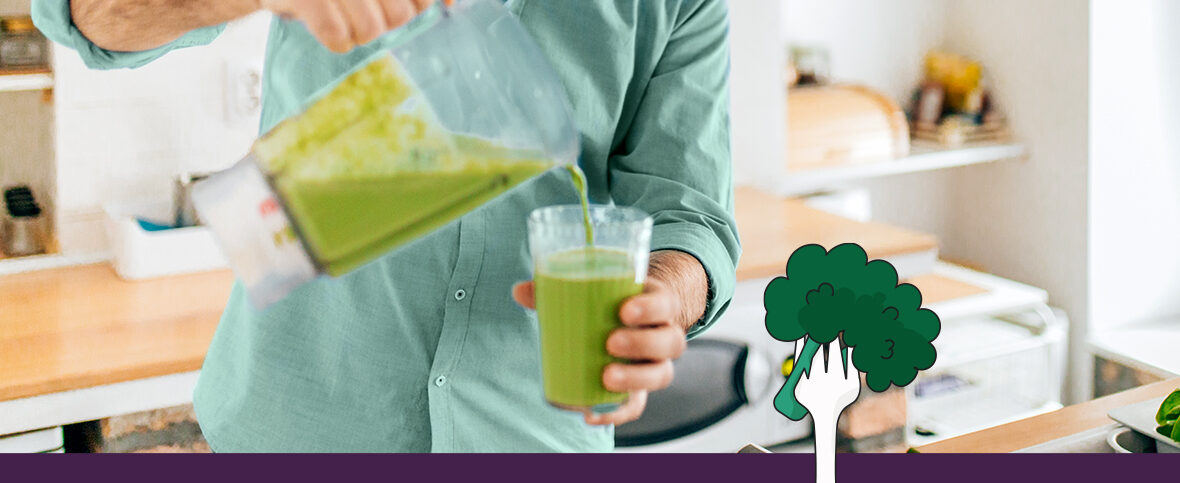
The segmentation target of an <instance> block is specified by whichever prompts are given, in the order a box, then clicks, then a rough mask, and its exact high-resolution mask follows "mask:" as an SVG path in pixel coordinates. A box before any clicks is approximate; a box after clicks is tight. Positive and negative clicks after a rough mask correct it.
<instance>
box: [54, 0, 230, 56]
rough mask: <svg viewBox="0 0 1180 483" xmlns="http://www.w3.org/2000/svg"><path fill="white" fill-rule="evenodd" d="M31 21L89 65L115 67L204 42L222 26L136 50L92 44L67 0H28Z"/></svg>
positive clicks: (190, 33)
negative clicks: (111, 48)
mask: <svg viewBox="0 0 1180 483" xmlns="http://www.w3.org/2000/svg"><path fill="white" fill-rule="evenodd" d="M32 16H33V23H34V24H36V26H37V29H38V30H40V31H41V33H43V34H45V36H46V37H48V38H49V39H51V40H53V41H54V42H57V43H59V44H61V45H64V46H66V47H69V48H71V49H73V50H75V51H77V52H78V54H79V55H80V56H81V57H82V61H83V62H84V63H85V64H86V66H87V67H89V68H91V69H119V68H135V67H140V66H142V65H144V64H147V63H148V62H151V61H153V60H155V59H158V58H160V57H161V56H163V55H164V54H167V53H168V52H171V51H172V50H174V49H178V48H182V47H192V46H196V45H205V44H208V43H209V42H212V41H213V39H215V38H217V36H218V35H219V34H220V33H221V31H222V30H224V29H225V26H224V25H216V26H212V27H204V28H199V29H196V30H193V31H191V32H188V33H186V34H184V35H182V36H181V37H180V38H178V39H176V40H174V41H172V42H170V43H168V44H165V45H162V46H160V47H157V48H154V49H150V50H144V51H139V52H117V51H113V50H106V49H104V48H102V47H99V46H97V45H94V43H93V42H91V41H90V39H87V38H86V36H85V35H82V32H81V31H80V30H78V27H77V26H75V25H74V21H73V18H72V17H71V14H70V1H69V0H39V1H35V2H33V4H32Z"/></svg>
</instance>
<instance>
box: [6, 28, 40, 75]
mask: <svg viewBox="0 0 1180 483" xmlns="http://www.w3.org/2000/svg"><path fill="white" fill-rule="evenodd" d="M48 65H49V45H48V43H47V41H46V40H45V36H44V35H41V32H39V31H38V30H37V27H36V26H34V25H33V19H32V18H30V17H5V18H3V19H0V69H2V70H37V69H42V68H46V67H48Z"/></svg>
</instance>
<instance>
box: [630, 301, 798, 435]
mask: <svg viewBox="0 0 1180 483" xmlns="http://www.w3.org/2000/svg"><path fill="white" fill-rule="evenodd" d="M770 280H771V279H770V278H765V279H756V280H746V281H742V282H739V283H738V286H737V287H736V290H735V293H734V296H733V301H732V302H731V303H730V307H729V309H728V310H727V311H726V312H725V314H724V315H722V317H721V318H720V319H719V320H718V321H717V322H716V323H715V324H714V325H713V327H711V328H709V330H707V331H706V332H705V333H704V334H702V335H700V336H699V337H697V338H694V339H693V340H691V341H689V342H688V347H687V349H685V351H684V353H683V354H682V355H681V356H680V358H679V359H677V360H676V361H675V363H674V365H675V371H676V377H675V378H674V379H673V381H672V385H670V386H669V387H667V388H665V389H663V390H660V391H656V392H653V393H651V394H650V395H649V396H648V400H647V409H646V410H645V411H644V413H643V416H641V417H640V418H639V419H638V420H635V421H632V422H630V423H627V424H623V425H620V426H617V427H616V428H615V451H616V452H668V453H710V452H723V453H732V452H735V451H738V449H740V448H742V447H743V446H745V445H746V444H749V443H755V444H758V445H761V446H773V445H776V444H780V443H784V442H789V441H795V440H799V439H802V438H806V437H808V436H810V435H811V420H810V418H807V419H804V420H802V421H791V420H789V419H787V418H786V417H785V416H783V415H782V414H779V413H778V411H776V410H775V409H774V396H775V395H776V394H777V393H778V391H779V389H780V388H781V387H782V385H783V383H784V382H786V377H785V376H784V375H783V367H784V363H785V362H786V361H787V360H789V359H790V358H791V357H792V356H793V355H794V348H795V345H794V343H793V342H782V341H779V340H776V339H774V338H773V337H771V336H770V334H769V333H767V332H766V326H765V316H766V311H765V309H764V308H763V303H762V294H763V291H764V290H765V289H766V285H767V284H768V283H770Z"/></svg>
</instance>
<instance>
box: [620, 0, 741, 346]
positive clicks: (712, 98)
mask: <svg viewBox="0 0 1180 483" xmlns="http://www.w3.org/2000/svg"><path fill="white" fill-rule="evenodd" d="M684 4H685V5H687V4H693V5H694V6H695V8H692V9H691V10H690V11H689V12H687V13H685V14H681V15H679V18H678V19H677V21H676V24H675V25H674V27H673V29H672V30H671V33H670V37H669V39H668V41H667V45H666V47H665V49H664V51H663V54H662V55H661V57H660V59H659V60H658V61H657V63H656V65H655V68H654V71H653V73H652V76H651V79H650V81H649V82H648V84H647V87H646V89H645V91H644V94H643V97H642V99H641V100H640V103H639V106H638V108H637V110H636V113H635V117H634V119H633V121H632V123H631V125H630V126H629V128H628V130H627V132H626V135H625V137H624V139H623V142H622V143H621V144H620V147H619V148H618V149H616V152H615V153H614V154H613V155H612V156H611V159H610V167H609V172H610V192H611V197H612V198H613V199H614V200H615V202H617V203H619V204H623V205H630V206H635V207H637V208H640V209H643V210H645V211H647V212H648V213H650V214H651V216H652V218H653V219H654V222H655V225H654V228H653V231H652V250H653V251H654V250H678V251H682V252H685V253H688V254H691V255H692V256H694V257H696V258H697V260H699V261H700V262H701V265H702V266H704V268H705V272H706V273H707V275H708V279H709V282H708V283H709V292H708V293H709V295H708V297H709V299H708V302H707V307H706V310H705V315H704V317H702V318H701V320H700V321H698V322H697V323H696V325H694V326H693V327H692V328H690V330H689V333H688V335H689V337H693V336H695V335H697V334H699V333H700V332H702V331H703V330H705V329H706V328H707V327H708V326H709V325H711V324H712V323H713V322H715V321H716V320H717V318H718V316H720V315H721V314H722V312H724V310H725V309H726V307H728V305H729V302H730V300H731V299H732V298H733V291H734V286H735V285H736V283H737V281H736V275H735V267H736V265H737V260H738V256H739V255H740V252H741V247H740V245H739V241H738V234H737V223H736V222H735V221H734V217H733V179H732V175H733V174H732V165H731V158H730V150H729V139H730V138H729V90H728V89H729V44H728V31H729V24H728V18H727V17H728V12H727V10H726V4H725V2H724V1H721V0H705V1H703V2H684Z"/></svg>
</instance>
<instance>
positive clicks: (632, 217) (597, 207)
mask: <svg viewBox="0 0 1180 483" xmlns="http://www.w3.org/2000/svg"><path fill="white" fill-rule="evenodd" d="M589 210H590V224H591V225H592V226H611V225H631V224H642V225H646V226H650V225H651V224H652V217H651V215H649V214H647V212H645V211H643V210H641V209H639V208H634V207H631V206H619V205H607V204H591V205H589ZM603 212H608V213H619V214H622V216H621V217H620V218H619V219H606V220H604V219H602V218H601V217H596V216H595V214H596V213H603ZM550 214H553V215H556V216H555V217H556V218H558V219H552V218H551V219H548V220H546V219H544V218H545V217H546V215H550ZM560 215H576V216H572V217H570V218H568V219H560ZM528 223H529V225H536V224H550V225H566V224H568V225H577V226H582V225H583V220H582V205H581V204H567V205H551V206H542V207H540V208H536V209H534V210H533V211H532V212H530V213H529V217H528Z"/></svg>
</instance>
